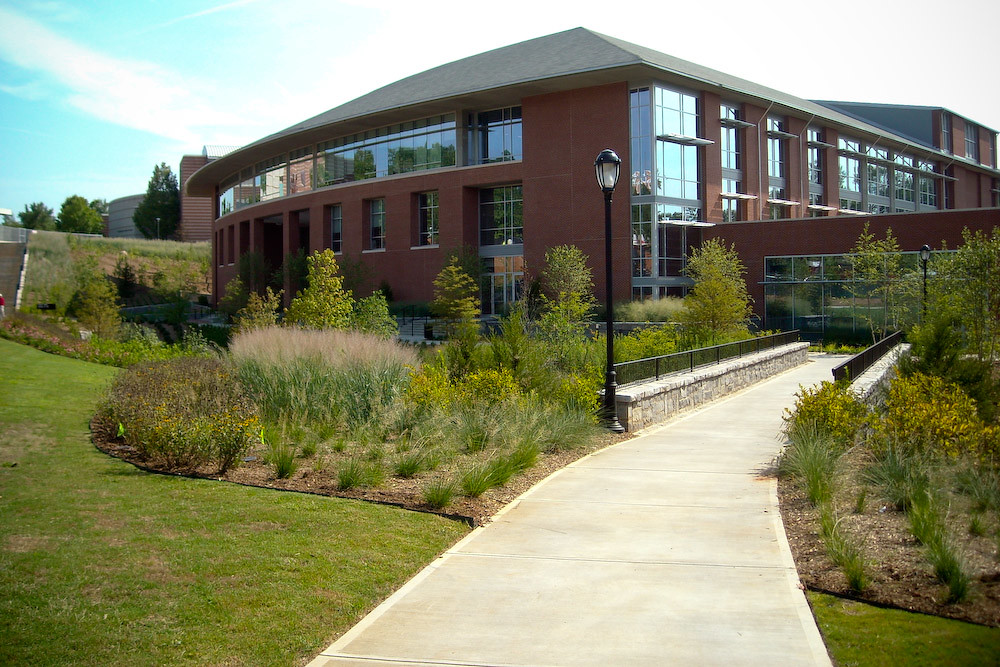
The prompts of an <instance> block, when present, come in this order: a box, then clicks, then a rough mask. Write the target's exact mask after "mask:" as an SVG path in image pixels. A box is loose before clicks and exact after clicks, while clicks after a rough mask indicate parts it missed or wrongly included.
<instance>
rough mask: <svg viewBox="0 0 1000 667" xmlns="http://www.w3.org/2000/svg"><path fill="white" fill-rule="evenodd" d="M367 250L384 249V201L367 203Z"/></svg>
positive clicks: (373, 200)
mask: <svg viewBox="0 0 1000 667" xmlns="http://www.w3.org/2000/svg"><path fill="white" fill-rule="evenodd" d="M367 249H368V250H384V249H385V200H384V199H372V200H371V201H369V202H368V248H367Z"/></svg>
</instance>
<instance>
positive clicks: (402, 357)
mask: <svg viewBox="0 0 1000 667" xmlns="http://www.w3.org/2000/svg"><path fill="white" fill-rule="evenodd" d="M229 350H230V363H231V364H232V366H233V368H234V370H235V373H236V375H237V376H238V377H239V378H240V380H241V382H242V383H243V384H244V385H245V386H246V387H247V391H248V392H249V393H250V395H251V396H252V397H253V399H254V401H255V402H256V403H257V404H258V405H259V406H260V409H261V412H262V414H263V417H264V418H265V419H267V420H268V421H274V422H277V421H280V420H284V419H287V420H291V421H295V422H300V423H310V424H312V425H315V426H316V427H317V428H320V427H322V426H323V425H338V426H347V427H354V426H357V425H359V424H361V423H363V422H364V421H366V420H367V419H368V418H369V417H370V415H371V414H372V413H374V412H378V411H381V410H382V409H383V408H385V407H386V406H388V405H390V404H391V403H392V402H393V401H394V400H395V399H396V397H397V396H398V395H399V393H400V392H401V391H402V389H403V388H404V387H405V385H406V378H407V376H408V375H409V373H410V368H412V367H413V366H414V365H415V364H417V362H418V359H417V356H416V353H415V352H413V351H412V350H410V349H407V348H404V347H402V346H400V345H398V344H397V343H394V342H392V341H388V340H385V339H384V338H381V337H379V336H375V335H371V334H363V333H358V332H353V331H336V330H306V329H296V328H284V327H270V328H265V329H257V330H254V331H248V332H245V333H241V334H239V335H237V336H236V337H235V338H234V339H233V341H232V342H231V343H230V346H229Z"/></svg>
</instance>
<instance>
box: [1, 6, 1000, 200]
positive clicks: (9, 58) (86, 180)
mask: <svg viewBox="0 0 1000 667" xmlns="http://www.w3.org/2000/svg"><path fill="white" fill-rule="evenodd" d="M682 5H684V3H679V2H663V3H651V2H631V3H606V2H605V3H600V2H593V1H592V0H580V1H578V2H572V3H564V2H548V1H546V2H539V1H537V0H536V1H535V2H527V1H523V0H504V1H503V2H497V3H469V2H467V1H462V2H458V1H453V0H440V1H439V2H435V3H419V2H412V1H409V0H408V1H399V0H382V1H381V2H378V3H369V2H362V1H360V0H353V1H347V2H344V1H339V2H319V1H306V0H278V1H275V0H235V1H230V2H219V1H216V2H212V1H208V2H197V1H194V0H132V1H128V2H126V1H118V2H106V1H102V0H91V1H89V2H70V1H63V0H24V1H16V0H0V31H2V32H0V208H9V209H12V210H13V211H14V212H15V214H16V213H17V212H18V211H21V210H23V209H24V207H25V205H27V204H29V203H31V202H35V201H42V202H44V203H45V204H47V205H48V206H50V207H51V208H53V209H55V210H56V212H58V210H59V206H60V205H61V203H62V201H63V200H64V199H65V198H66V197H68V196H70V195H73V194H79V195H83V196H84V197H86V198H88V199H95V198H98V197H103V198H106V199H109V200H110V199H114V198H117V197H122V196H125V195H130V194H137V193H141V192H144V191H145V189H146V185H147V183H148V181H149V177H150V175H151V174H152V170H153V166H154V165H156V164H159V163H160V162H166V163H167V164H169V165H171V167H172V168H173V169H174V171H175V172H176V170H177V168H178V164H179V162H180V158H181V156H182V155H184V154H197V153H200V152H201V149H202V146H203V145H205V144H222V145H242V144H245V143H248V142H250V141H254V140H255V139H258V138H260V137H263V136H265V135H267V134H270V133H272V132H276V131H278V130H281V129H283V128H285V127H288V126H289V125H292V124H294V123H296V122H298V121H300V120H303V119H305V118H308V117H310V116H313V115H315V114H318V113H321V112H323V111H326V110H327V109H330V108H332V107H335V106H337V105H339V104H342V103H343V102H346V101H348V100H351V99H353V98H355V97H358V96H359V95H362V94H364V93H366V92H368V91H370V90H373V89H375V88H378V87H379V86H382V85H385V84H387V83H391V82H393V81H396V80H398V79H400V78H402V77H404V76H408V75H410V74H414V73H417V72H420V71H423V70H425V69H428V68H430V67H434V66H436V65H439V64H442V63H445V62H449V61H452V60H457V59H459V58H463V57H465V56H469V55H473V54H475V53H480V52H482V51H486V50H489V49H492V48H496V47H499V46H504V45H506V44H512V43H515V42H518V41H522V40H525V39H530V38H533V37H538V36H542V35H546V34H550V33H553V32H558V31H560V30H566V29H569V28H573V27H576V26H584V27H587V28H590V29H592V30H595V31H598V32H603V33H605V34H608V35H611V36H614V37H619V38H621V39H625V40H628V41H632V42H635V43H637V44H641V45H644V46H648V47H651V48H655V49H657V50H659V51H663V52H665V53H669V54H672V55H674V56H677V57H679V58H683V59H686V60H690V61H693V62H696V63H700V64H703V65H707V66H709V67H714V68H716V69H720V70H722V71H725V72H728V73H730V74H734V75H737V76H741V77H743V78H746V79H749V80H751V81H754V82H757V83H761V84H764V85H768V86H771V87H774V88H777V89H779V90H782V91H785V92H788V93H791V94H793V95H798V96H800V97H805V98H821V99H841V100H852V101H863V102H887V103H900V104H923V105H932V106H945V107H948V108H950V109H952V110H953V111H955V112H956V113H958V114H960V115H964V116H968V117H971V118H973V119H975V120H976V121H978V122H980V123H983V124H985V125H987V126H990V127H992V128H994V129H1000V104H998V103H1000V92H998V91H1000V87H998V86H997V84H996V83H995V76H993V75H992V74H990V72H991V71H993V70H995V67H996V62H997V52H996V49H995V44H996V35H997V26H998V19H1000V3H997V2H996V1H995V0H952V1H951V2H948V3H945V4H942V3H941V2H939V1H938V0H910V1H908V2H905V3H903V2H900V1H898V0H891V1H890V0H867V1H862V0H842V1H841V2H838V3H837V7H839V8H840V11H841V12H842V15H841V18H840V19H839V20H838V21H837V22H836V23H835V24H831V23H830V22H829V16H830V13H831V4H830V3H809V2H803V1H802V0H758V1H756V2H753V1H750V0H741V1H737V0H713V2H708V3H706V2H701V3H687V4H686V6H682ZM608 7H610V11H611V12H613V14H612V15H608V14H607V13H606V12H607V10H608V9H607V8H608ZM948 19H950V22H949V23H947V24H945V25H944V26H943V34H942V25H943V24H942V21H943V20H948ZM727 26H731V27H732V29H733V32H732V33H731V35H730V34H727V32H726V29H725V28H726V27H727ZM808 26H813V27H814V28H815V31H816V32H815V34H814V35H812V34H811V33H810V32H809V27H808ZM787 30H791V33H788V32H786V31H787Z"/></svg>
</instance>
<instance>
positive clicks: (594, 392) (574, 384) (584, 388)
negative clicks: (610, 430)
mask: <svg viewBox="0 0 1000 667" xmlns="http://www.w3.org/2000/svg"><path fill="white" fill-rule="evenodd" d="M601 388H602V387H601V382H600V379H599V378H597V377H587V376H583V377H581V376H579V375H576V374H573V375H568V376H566V377H564V378H563V379H562V381H561V382H560V383H559V386H558V387H557V388H556V391H555V394H554V395H553V398H554V399H555V400H556V401H558V402H560V403H562V404H564V405H567V406H569V407H572V408H578V409H580V410H583V411H584V412H586V413H588V414H590V415H591V416H592V417H593V418H594V421H595V422H596V421H597V410H598V408H600V406H601V397H600V393H599V392H600V390H601Z"/></svg>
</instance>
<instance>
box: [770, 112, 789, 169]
mask: <svg viewBox="0 0 1000 667" xmlns="http://www.w3.org/2000/svg"><path fill="white" fill-rule="evenodd" d="M785 128H786V124H785V120H784V119H783V118H775V117H769V118H768V119H767V132H768V135H767V175H768V176H770V177H771V178H785V162H786V160H787V157H786V150H787V146H786V142H787V139H786V138H785V137H784V136H783V135H784V134H785V133H786V129H785Z"/></svg>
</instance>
